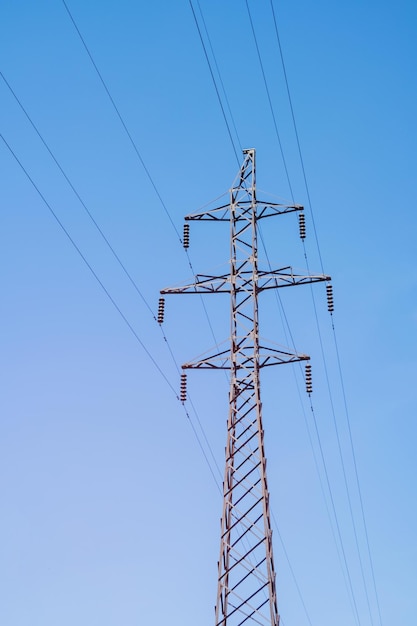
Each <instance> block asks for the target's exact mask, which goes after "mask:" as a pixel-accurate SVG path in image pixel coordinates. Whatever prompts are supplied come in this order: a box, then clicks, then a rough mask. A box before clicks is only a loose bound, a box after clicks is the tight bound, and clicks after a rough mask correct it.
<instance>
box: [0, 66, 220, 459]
mask: <svg viewBox="0 0 417 626" xmlns="http://www.w3.org/2000/svg"><path fill="white" fill-rule="evenodd" d="M0 76H1V77H2V79H3V81H4V83H5V84H6V86H7V87H8V89H9V91H10V93H11V94H12V95H13V97H14V99H15V100H16V102H17V103H18V105H19V107H20V108H21V110H22V111H23V113H24V115H25V116H26V118H27V120H28V121H29V123H30V124H31V126H32V128H33V129H34V131H35V132H36V134H37V135H38V137H39V139H40V140H41V142H42V144H43V145H44V147H45V148H46V150H47V151H48V153H49V155H50V157H51V158H52V160H53V161H54V163H55V165H56V166H57V167H58V169H59V171H60V172H61V174H62V175H63V177H64V178H65V180H66V182H67V183H68V185H69V186H70V188H71V190H72V191H73V193H74V195H75V196H76V198H77V199H78V201H79V202H80V204H81V206H82V207H83V209H84V210H85V212H86V213H87V215H88V217H89V219H90V220H91V222H92V223H93V225H94V227H95V228H96V229H97V231H98V232H99V234H100V236H101V237H102V239H103V241H104V242H105V244H106V245H107V247H108V248H109V250H110V251H111V253H112V255H113V257H114V258H115V259H116V261H117V263H118V264H119V266H120V267H121V269H122V270H123V272H124V274H125V275H126V276H127V278H128V279H129V281H130V283H131V284H132V286H133V287H134V289H135V291H136V292H137V294H138V295H139V297H140V298H141V300H142V302H143V303H144V304H145V306H146V308H147V309H148V311H149V312H150V313H151V315H152V318H153V320H154V321H155V322H156V323H157V318H156V316H155V314H154V312H153V310H152V308H151V306H150V305H149V303H148V301H147V300H146V298H145V297H144V295H143V293H142V292H141V290H140V289H139V287H138V284H137V283H136V281H135V280H134V279H133V277H132V275H131V274H130V273H129V271H128V270H127V268H126V266H125V264H124V263H123V261H122V260H121V258H120V256H119V255H118V254H117V252H116V251H115V249H114V248H113V246H112V245H111V243H110V241H109V239H108V237H107V236H106V235H105V234H104V232H103V230H102V229H101V227H100V225H99V224H98V222H97V220H96V219H95V218H94V216H93V215H92V213H91V211H90V210H89V209H88V207H87V205H86V204H85V202H84V200H83V199H82V198H81V196H80V194H79V193H78V191H77V190H76V188H75V187H74V185H73V183H72V182H71V180H70V178H69V177H68V175H67V174H66V172H65V171H64V169H63V168H62V166H61V164H60V163H59V161H58V160H57V158H56V157H55V155H54V153H53V152H52V150H51V148H50V147H49V145H48V144H47V142H46V141H45V139H44V138H43V136H42V135H41V133H40V131H39V129H38V128H37V126H36V124H35V123H34V121H33V120H32V118H31V117H30V115H29V113H28V111H27V110H26V108H25V107H24V106H23V104H22V102H21V100H20V99H19V97H18V96H17V94H16V92H15V91H14V90H13V88H12V87H11V85H10V83H9V82H8V81H7V79H6V77H5V76H4V74H3V72H1V71H0ZM31 182H32V181H31ZM159 328H160V330H161V333H162V336H163V339H164V341H165V343H166V346H167V348H168V351H169V353H170V355H171V358H172V360H173V362H174V364H175V367H176V369H177V372H178V373H180V368H179V366H178V363H177V361H176V359H175V356H174V354H173V352H172V349H171V346H170V343H169V341H168V339H167V337H166V335H165V332H164V330H163V328H162V325H161V324H159ZM177 399H178V396H177ZM189 401H190V405H191V406H192V408H193V411H194V414H195V417H196V419H197V422H198V424H199V427H200V430H201V432H202V434H203V437H204V439H205V441H206V445H207V447H208V449H209V451H210V454H211V457H212V459H213V461H214V463H215V464H216V465H217V461H216V458H215V456H214V453H213V450H212V449H211V445H210V443H209V441H208V439H207V436H206V433H205V431H204V429H203V426H202V424H201V421H200V418H199V416H198V413H197V410H196V408H195V406H194V404H193V402H192V400H191V398H189ZM188 417H189V416H188ZM217 469H219V468H218V467H217ZM210 471H211V468H210Z"/></svg>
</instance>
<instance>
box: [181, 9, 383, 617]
mask: <svg viewBox="0 0 417 626" xmlns="http://www.w3.org/2000/svg"><path fill="white" fill-rule="evenodd" d="M190 5H191V8H192V10H193V15H194V19H195V21H196V26H197V29H198V32H199V35H200V39H201V43H202V45H203V48H204V52H205V56H206V60H207V62H208V64H209V68H210V73H211V76H212V80H213V82H214V85H215V89H216V93H217V95H218V98H219V99H220V96H219V90H218V88H217V85H216V81H215V78H214V74H213V71H212V68H211V65H210V61H209V58H208V55H207V52H206V49H205V46H204V42H203V39H202V35H201V31H200V28H199V26H198V22H197V19H196V16H195V12H194V9H193V7H192V3H191V0H190ZM246 7H247V11H248V17H249V20H250V24H251V29H252V33H253V36H254V40H255V46H256V50H257V54H258V60H259V63H260V66H261V71H262V75H263V79H264V83H265V88H266V92H267V97H268V101H269V105H270V109H271V114H272V117H273V121H274V127H275V131H276V135H277V140H278V143H279V146H280V150H281V155H282V158H283V162H284V168H285V171H286V175H287V180H288V184H289V187H290V192H291V195H292V198H293V192H292V186H291V182H290V179H289V173H288V169H287V165H286V161H285V156H284V153H283V148H282V143H281V139H280V135H279V131H278V126H277V122H276V118H275V113H274V110H273V105H272V100H271V97H270V92H269V88H268V82H267V79H266V74H265V71H264V67H263V63H262V58H261V55H260V50H259V45H258V42H257V37H256V33H255V29H254V25H253V20H252V16H251V12H250V8H249V5H248V2H247V0H246ZM271 7H272V10H273V18H274V24H275V30H276V35H277V39H278V44H279V48H280V55H281V60H282V64H283V69H284V74H285V80H286V85H287V93H288V97H289V100H290V106H291V113H292V117H293V123H294V128H295V131H296V138H297V145H298V149H299V156H300V160H301V165H302V170H303V176H304V181H305V185H306V188H307V195H308V201H309V208H310V213H311V217H312V222H313V227H314V233H315V238H316V244H317V247H318V251H319V256H320V263H321V267H322V271H323V263H322V257H321V252H320V248H319V243H318V237H317V232H316V227H315V222H314V215H313V212H312V206H311V199H310V193H309V189H308V185H307V178H306V173H305V167H304V160H303V157H302V153H301V145H300V141H299V136H298V131H297V127H296V123H295V115H294V109H293V106H292V100H291V97H290V92H289V86H288V79H287V73H286V70H285V64H284V59H283V54H282V48H281V45H280V40H279V35H278V28H277V23H276V17H275V12H274V9H273V5H272V0H271ZM199 8H200V13H201V16H202V20H203V23H204V27H205V29H206V34H207V36H208V32H207V28H206V25H205V22H204V17H203V15H202V12H201V7H200V5H199ZM209 43H210V48H211V50H212V54H213V58H214V59H215V57H214V52H213V49H212V46H211V41H210V39H209ZM216 68H217V72H218V74H219V77H220V81H221V84H222V87H223V91H224V93H225V89H224V85H223V82H222V80H221V75H220V71H219V69H218V66H217V63H216ZM227 104H228V102H227ZM220 106H221V109H222V112H223V116H224V118H225V121H226V125H227V128H228V130H229V137H230V140H231V142H232V145H233V148H234V149H235V147H234V142H233V139H232V137H231V133H230V129H229V126H228V123H227V120H226V116H225V113H224V108H223V106H222V103H221V102H220ZM228 108H229V112H230V114H231V118H232V122H233V125H234V128H235V129H236V126H235V124H234V120H233V114H232V112H231V109H230V106H229V104H228ZM236 134H237V131H236ZM304 253H305V257H306V260H307V256H306V251H305V247H304ZM313 304H314V308H315V312H316V306H315V300H314V295H313ZM315 315H316V323H317V326H318V332H319V335H320V330H319V325H318V319H317V313H315ZM332 328H333V330H334V325H333V322H332ZM320 342H321V336H320ZM321 345H322V342H321ZM322 351H323V346H322ZM323 360H324V364H325V369H326V378H327V385H328V390H329V394H330V397H331V391H330V382H329V380H328V375H327V367H326V361H325V357H324V353H323ZM339 369H340V366H339ZM341 382H342V386H343V380H341ZM331 406H332V412H333V419H334V423H335V429H336V436H337V441H338V448H339V453H340V458H341V463H342V469H343V475H344V480H345V486H346V491H347V497H348V503H349V509H350V513H351V518H352V524H353V528H354V535H355V542H356V546H357V551H358V556H359V561H360V568H361V572H362V578H363V582H364V588H365V595H366V599H367V604H368V608H369V613H370V617H371V622H372V623H373V619H372V613H371V609H370V603H369V596H368V590H367V585H366V582H365V577H364V570H363V564H362V558H361V554H360V549H359V544H358V538H357V531H356V524H355V521H354V517H353V510H352V505H351V498H350V492H349V487H348V484H347V477H346V471H345V465H344V462H343V455H342V451H341V447H340V437H339V433H338V428H337V423H336V419H335V413H334V405H333V400H332V399H331ZM311 409H312V410H313V407H312V406H311ZM314 419H315V418H314ZM349 429H350V425H349ZM350 432H351V431H350ZM317 436H318V440H319V444H320V447H321V442H320V434H319V431H318V428H317ZM351 443H353V442H352V439H351ZM352 453H353V454H354V450H353V448H352ZM323 462H324V456H323ZM325 472H326V474H327V468H326V466H325ZM355 472H356V477H357V482H358V474H357V469H356V466H355ZM328 485H329V490H330V482H329V481H328ZM358 487H359V482H358ZM330 495H331V500H332V501H333V496H332V494H331V490H330ZM359 495H360V500H361V507H362V516H363V518H364V515H363V505H362V497H361V494H360V491H359ZM334 515H335V519H336V523H337V526H338V521H337V515H336V510H335V508H334ZM365 533H366V540H367V544H368V552H369V555H370V551H369V541H368V536H367V531H366V528H365ZM339 537H340V541H341V547H342V551H343V554H344V556H345V551H344V547H343V541H342V538H341V534H340V531H339ZM345 565H346V568H347V573H348V578H349V587H350V590H351V594H352V599H353V602H354V609H355V613H356V617H357V619H358V620H359V614H358V611H357V605H356V600H355V595H354V591H353V586H352V582H351V579H350V574H349V568H348V565H347V561H346V557H345ZM371 567H372V563H371ZM372 575H373V579H374V574H373V567H372ZM374 587H375V580H374ZM375 591H376V589H375ZM377 603H378V601H377ZM378 611H379V603H378ZM379 612H380V611H379Z"/></svg>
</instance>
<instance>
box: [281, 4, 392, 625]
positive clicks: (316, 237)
mask: <svg viewBox="0 0 417 626" xmlns="http://www.w3.org/2000/svg"><path fill="white" fill-rule="evenodd" d="M270 5H271V11H272V16H273V22H274V28H275V34H276V39H277V43H278V48H279V54H280V58H281V64H282V69H283V74H284V79H285V85H286V91H287V97H288V102H289V106H290V110H291V116H292V121H293V127H294V134H295V138H296V142H297V148H298V154H299V159H300V164H301V169H302V174H303V180H304V185H305V189H306V194H307V200H308V205H309V210H310V215H311V221H312V224H313V231H314V237H315V241H316V246H317V251H318V255H319V260H320V265H321V269H322V271H323V261H322V255H321V250H320V244H319V240H318V234H317V229H316V224H315V220H314V212H313V206H312V201H311V196H310V189H309V185H308V181H307V175H306V169H305V165H304V158H303V154H302V150H301V142H300V137H299V133H298V128H297V123H296V118H295V113H294V106H293V102H292V97H291V92H290V87H289V81H288V75H287V70H286V65H285V61H284V55H283V51H282V46H281V39H280V36H279V30H278V24H277V19H276V13H275V9H274V3H273V0H270ZM303 245H304V242H303ZM304 254H305V258H306V260H307V253H306V249H305V245H304ZM312 297H313V303H314V294H312ZM314 307H315V303H314ZM317 325H318V320H317ZM332 330H333V337H334V343H335V349H336V356H337V362H338V371H339V378H340V384H341V388H342V395H343V401H344V407H345V415H346V420H347V425H348V432H349V440H350V447H351V453H352V458H353V465H354V471H355V477H356V485H357V490H358V495H359V502H360V508H361V516H362V523H363V526H364V531H365V540H366V546H367V552H368V558H369V562H370V568H371V576H372V583H373V589H374V594H375V600H376V605H377V610H378V616H379V622H380V625H381V626H382V616H381V609H380V604H379V597H378V592H377V588H376V581H375V573H374V566H373V559H372V555H371V550H370V544H369V536H368V529H367V524H366V519H365V513H364V507H363V498H362V492H361V487H360V481H359V474H358V469H357V464H356V455H355V450H354V445H353V437H352V430H351V425H350V418H349V411H348V406H347V400H346V394H345V387H344V381H343V373H342V368H341V363H340V356H339V350H338V345H337V338H336V331H335V327H334V322H333V316H332ZM323 358H324V357H323ZM326 377H327V370H326ZM327 380H328V378H327ZM333 417H334V420H335V416H334V414H333ZM335 427H336V431H337V426H336V424H335ZM337 439H338V445H339V447H340V441H339V436H338V434H337ZM341 460H342V466H343V473H344V479H345V482H346V480H347V479H346V473H345V468H344V464H343V458H342V459H341ZM346 488H347V485H346ZM347 493H348V499H349V508H350V512H351V516H352V522H353V527H354V534H355V542H356V545H357V550H358V556H359V561H360V568H361V574H362V578H363V582H364V587H365V595H366V599H367V605H368V610H369V614H370V619H371V622H372V623H373V618H372V611H371V607H370V601H369V595H368V590H367V585H366V581H365V574H364V569H363V564H362V559H361V555H360V550H359V545H358V538H357V531H356V525H355V522H354V520H353V511H352V506H351V500H350V496H349V490H348V488H347Z"/></svg>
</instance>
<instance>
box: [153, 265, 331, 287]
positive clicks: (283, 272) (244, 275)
mask: <svg viewBox="0 0 417 626" xmlns="http://www.w3.org/2000/svg"><path fill="white" fill-rule="evenodd" d="M239 277H240V280H241V282H240V284H237V285H235V286H234V291H235V292H236V293H238V292H240V291H245V290H246V289H247V284H249V283H250V281H251V280H252V270H247V271H246V270H243V271H240V272H239ZM231 280H232V279H231V276H230V274H222V275H220V276H211V275H208V274H197V275H196V276H195V281H194V282H193V283H189V284H188V285H182V286H178V287H167V288H165V289H161V294H179V293H189V294H190V293H230V292H231V289H232V287H231ZM330 280H331V278H330V276H326V275H325V274H295V273H294V272H293V269H292V267H291V266H288V267H283V268H281V269H277V270H272V271H262V270H259V271H258V282H257V291H258V293H260V292H261V291H265V290H266V289H278V288H280V287H293V286H295V285H307V284H310V283H317V282H323V281H330Z"/></svg>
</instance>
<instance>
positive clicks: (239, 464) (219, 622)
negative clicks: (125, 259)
mask: <svg viewBox="0 0 417 626" xmlns="http://www.w3.org/2000/svg"><path fill="white" fill-rule="evenodd" d="M243 156H244V160H243V164H242V166H241V168H240V171H239V174H238V176H237V177H236V180H235V181H234V184H233V186H232V189H231V190H230V202H229V204H227V205H223V206H220V207H218V208H216V209H213V210H210V211H206V212H202V213H195V214H191V215H188V216H186V217H185V220H186V224H185V227H184V228H185V230H184V243H185V245H186V246H188V240H189V232H188V228H189V226H188V225H187V222H188V221H189V220H196V221H204V220H206V221H207V220H214V221H219V222H222V221H228V222H229V223H230V245H231V260H230V274H228V275H222V276H208V275H201V274H199V275H197V276H195V280H194V281H193V283H191V284H188V285H184V286H182V287H172V288H167V289H163V290H161V294H185V293H188V294H190V293H212V294H213V293H222V292H227V293H229V294H230V315H231V336H230V348H229V349H228V350H225V351H223V352H216V353H214V354H212V355H209V356H207V357H205V358H200V359H198V360H196V361H192V362H188V363H185V364H184V365H183V366H182V367H183V369H191V368H193V369H227V370H229V371H230V395H229V415H228V422H227V444H226V462H225V473H224V482H223V512H222V518H221V540H220V557H219V561H218V586H217V601H216V608H215V626H242V624H245V623H247V624H260V625H262V626H278V624H279V614H278V606H277V594H276V585H275V568H274V559H273V550H272V529H271V517H270V508H269V492H268V483H267V476H266V458H265V452H264V430H263V425H262V404H261V395H260V376H259V375H260V370H261V369H262V368H263V367H267V366H271V365H278V364H283V363H293V362H296V361H308V360H309V357H308V356H307V355H304V354H293V353H291V352H284V351H281V350H278V349H276V348H275V347H273V346H269V345H267V344H266V343H264V342H262V343H261V342H260V338H259V321H258V295H259V293H260V292H262V291H264V290H265V289H276V288H281V287H288V286H295V285H300V284H307V283H313V282H318V281H329V280H330V277H329V276H324V275H307V276H301V275H297V274H294V273H293V271H292V269H291V267H285V268H282V269H278V270H270V271H268V270H262V269H259V268H258V236H257V231H258V228H257V223H258V221H259V220H260V219H265V218H267V217H273V216H278V215H282V214H284V213H290V212H297V211H299V212H301V211H302V210H303V207H302V206H300V205H292V206H290V205H283V204H276V203H266V202H261V201H258V200H257V197H256V181H255V150H253V149H249V150H244V151H243ZM302 218H303V219H302V220H300V225H301V226H302V228H301V229H300V234H301V236H303V234H304V214H302ZM183 380H184V377H183ZM183 391H184V389H183ZM182 399H183V400H185V396H184V397H183V398H182Z"/></svg>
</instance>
